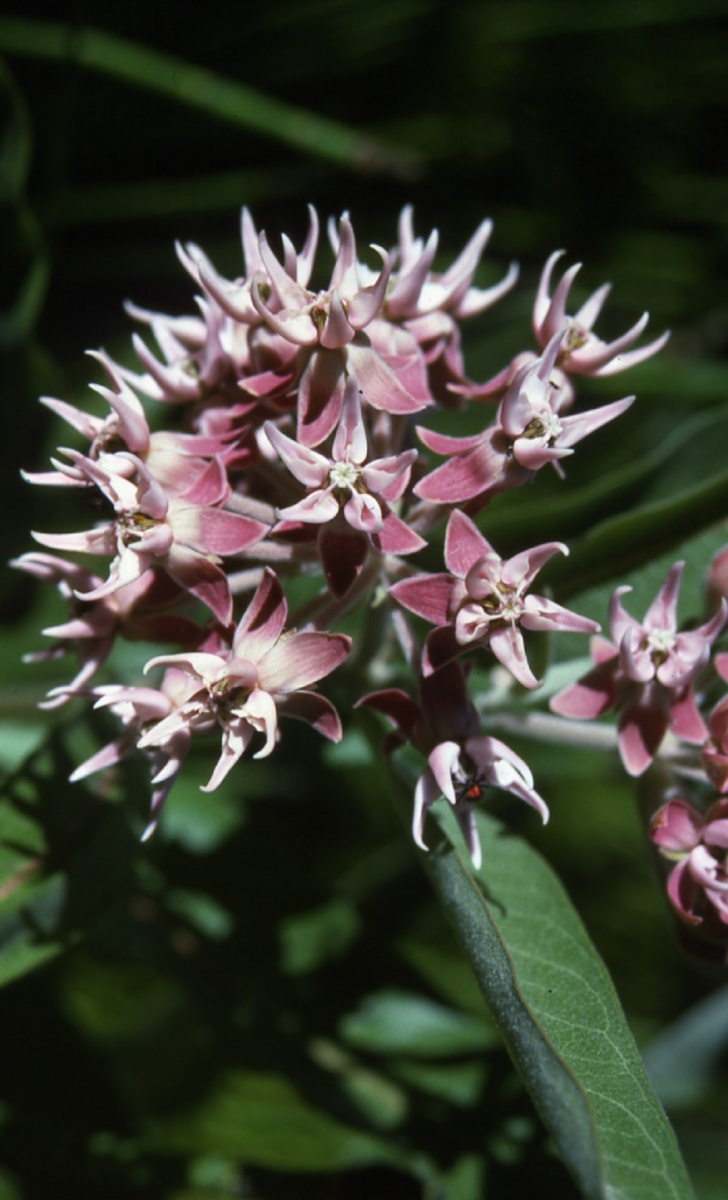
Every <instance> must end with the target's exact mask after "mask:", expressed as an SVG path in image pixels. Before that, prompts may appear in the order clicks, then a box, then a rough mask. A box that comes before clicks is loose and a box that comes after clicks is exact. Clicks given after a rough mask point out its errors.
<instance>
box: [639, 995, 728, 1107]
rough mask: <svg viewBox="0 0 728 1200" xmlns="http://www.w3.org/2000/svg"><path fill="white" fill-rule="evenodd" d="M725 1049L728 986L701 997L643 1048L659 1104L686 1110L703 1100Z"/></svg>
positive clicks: (718, 1067) (715, 1076) (716, 1074)
mask: <svg viewBox="0 0 728 1200" xmlns="http://www.w3.org/2000/svg"><path fill="white" fill-rule="evenodd" d="M727 1048H728V988H727V987H722V988H719V989H718V991H717V992H713V993H711V994H710V995H709V996H705V997H704V998H703V999H702V1000H700V1001H699V1002H698V1003H697V1004H695V1005H694V1006H693V1007H692V1008H691V1009H689V1010H688V1011H687V1012H686V1013H683V1014H682V1016H680V1017H679V1018H678V1020H677V1021H674V1022H673V1023H672V1024H671V1025H668V1027H667V1028H666V1029H663V1031H662V1032H661V1033H660V1034H659V1035H658V1036H657V1037H656V1038H654V1040H653V1041H651V1042H650V1044H649V1045H648V1046H647V1047H646V1049H645V1051H644V1060H645V1066H646V1067H647V1070H648V1071H649V1074H650V1079H651V1080H652V1084H653V1087H654V1088H655V1090H656V1092H657V1094H658V1096H659V1097H660V1099H661V1100H662V1102H663V1104H666V1105H667V1106H668V1107H669V1108H670V1109H671V1110H677V1109H689V1108H693V1107H695V1106H696V1105H697V1104H699V1103H700V1101H701V1100H703V1099H704V1098H705V1097H706V1095H707V1094H708V1091H709V1089H710V1086H711V1084H712V1083H713V1082H714V1081H715V1079H716V1078H717V1076H718V1075H719V1071H720V1063H721V1060H722V1058H723V1056H724V1054H725V1052H726V1049H727Z"/></svg>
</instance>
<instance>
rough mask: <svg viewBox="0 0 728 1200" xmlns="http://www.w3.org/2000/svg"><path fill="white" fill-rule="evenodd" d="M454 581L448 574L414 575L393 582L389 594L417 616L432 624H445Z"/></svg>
mask: <svg viewBox="0 0 728 1200" xmlns="http://www.w3.org/2000/svg"><path fill="white" fill-rule="evenodd" d="M454 583H455V581H454V580H453V579H452V578H451V576H450V575H445V574H440V575H416V576H415V577H414V578H412V579H402V580H400V581H399V583H395V584H394V585H393V586H392V587H391V588H390V589H389V594H390V596H392V597H393V598H394V599H395V600H396V601H397V603H398V604H402V605H404V607H405V608H407V609H409V611H410V612H413V613H416V615H417V616H418V617H424V619H425V620H426V621H430V622H431V623H432V624H433V625H445V624H447V622H448V620H449V616H450V601H451V598H452V592H453V586H454Z"/></svg>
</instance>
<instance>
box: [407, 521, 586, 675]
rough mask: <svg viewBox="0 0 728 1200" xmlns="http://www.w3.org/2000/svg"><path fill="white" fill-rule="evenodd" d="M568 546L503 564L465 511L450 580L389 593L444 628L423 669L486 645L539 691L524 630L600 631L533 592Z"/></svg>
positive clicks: (456, 529) (450, 559) (453, 543)
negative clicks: (550, 562) (542, 573)
mask: <svg viewBox="0 0 728 1200" xmlns="http://www.w3.org/2000/svg"><path fill="white" fill-rule="evenodd" d="M554 554H568V548H567V547H566V546H565V545H564V544H563V543H562V542H547V543H545V544H544V545H542V546H534V547H533V548H532V549H531V550H524V551H522V552H521V553H520V554H516V555H514V556H513V558H509V559H502V558H501V557H500V555H499V554H497V553H496V551H495V550H494V549H493V547H492V546H491V544H490V542H488V540H487V539H486V538H485V537H483V535H482V533H481V532H480V530H479V529H478V528H477V526H476V525H474V524H473V522H472V521H471V520H470V518H469V517H467V516H466V515H465V514H464V513H462V512H460V511H459V510H458V509H455V511H454V512H453V513H451V515H450V519H449V521H448V525H447V532H446V534H445V565H446V566H447V567H448V571H449V572H450V573H449V574H439V575H416V576H414V577H413V578H411V579H403V580H400V582H398V583H395V584H394V585H393V587H392V588H391V589H390V591H391V595H392V596H393V597H394V599H395V600H397V601H398V603H399V604H402V605H404V607H405V608H407V609H409V610H410V612H414V613H416V614H417V615H418V616H421V617H424V619H425V620H426V621H430V622H432V623H433V624H434V625H436V626H437V628H436V629H435V630H433V632H432V633H431V634H430V635H429V637H428V639H427V643H426V650H425V656H424V659H423V670H424V672H425V674H429V673H431V672H432V670H433V669H434V668H435V667H437V666H441V665H442V664H443V663H444V662H447V661H448V660H449V659H451V658H454V657H455V656H456V655H457V654H460V653H462V652H463V651H464V650H466V649H474V648H476V647H480V646H487V647H488V648H489V649H490V651H491V653H492V654H493V655H494V656H495V658H497V660H498V662H500V663H501V665H502V666H504V667H505V668H506V670H508V671H510V673H511V675H512V676H513V677H514V679H516V680H518V682H519V683H521V684H523V686H524V687H527V688H534V687H538V686H539V681H538V679H537V678H536V676H535V675H534V674H533V671H532V670H531V668H530V666H529V664H528V659H527V658H526V648H525V644H524V640H523V634H522V632H521V630H522V629H527V630H529V629H530V630H540V631H558V630H564V631H567V630H568V631H570V632H577V633H596V632H597V631H598V629H599V625H598V624H597V622H596V621H591V620H589V618H588V617H582V616H580V615H579V614H578V613H575V612H571V611H570V610H569V609H568V608H564V607H563V606H562V605H560V604H557V603H556V602H555V601H553V600H549V599H547V598H546V597H545V596H537V595H533V594H531V593H530V591H529V589H530V587H531V584H532V583H533V581H534V579H535V577H536V575H537V574H538V572H539V571H540V570H541V568H542V566H543V565H544V564H545V563H546V562H548V560H549V559H550V558H552V557H553V555H554Z"/></svg>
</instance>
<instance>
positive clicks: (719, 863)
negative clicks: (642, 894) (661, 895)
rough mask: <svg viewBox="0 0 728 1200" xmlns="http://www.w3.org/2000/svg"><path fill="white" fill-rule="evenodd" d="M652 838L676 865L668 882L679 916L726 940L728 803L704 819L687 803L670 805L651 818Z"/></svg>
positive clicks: (720, 804) (723, 802)
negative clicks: (706, 927)
mask: <svg viewBox="0 0 728 1200" xmlns="http://www.w3.org/2000/svg"><path fill="white" fill-rule="evenodd" d="M650 837H651V839H652V841H653V842H654V843H655V845H656V846H658V847H659V849H660V851H661V852H662V854H664V855H665V857H666V858H669V859H671V860H672V861H675V863H676V865H675V866H674V867H673V869H672V871H671V872H670V875H669V878H668V881H667V894H668V897H669V899H670V903H671V904H672V906H673V908H674V909H675V912H676V913H677V914H678V916H679V917H680V918H681V920H683V921H685V922H686V924H688V925H702V924H703V922H705V923H706V924H707V925H708V930H706V932H708V933H710V932H712V933H713V934H714V935H717V936H718V937H719V938H721V939H725V937H726V933H727V931H726V929H725V926H726V925H728V800H719V801H718V803H717V804H714V805H713V806H712V808H710V809H709V810H708V812H707V813H706V814H705V816H703V815H702V813H700V812H698V810H697V809H695V808H693V806H692V805H690V804H687V803H686V802H685V801H684V800H681V799H672V800H669V801H668V802H667V804H664V805H663V807H662V808H661V809H660V810H659V812H657V813H655V815H654V817H653V818H652V821H651V823H650ZM716 918H717V922H718V923H717V924H716ZM711 927H712V929H711Z"/></svg>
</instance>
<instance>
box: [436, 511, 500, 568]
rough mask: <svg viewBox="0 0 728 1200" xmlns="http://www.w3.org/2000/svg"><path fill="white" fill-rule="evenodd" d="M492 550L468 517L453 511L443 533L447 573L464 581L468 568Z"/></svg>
mask: <svg viewBox="0 0 728 1200" xmlns="http://www.w3.org/2000/svg"><path fill="white" fill-rule="evenodd" d="M492 549H493V548H492V546H491V544H490V542H489V541H488V540H487V539H486V538H484V537H483V534H482V533H481V532H480V530H479V529H478V527H477V525H476V524H475V523H474V522H473V521H471V519H470V517H467V516H466V515H465V513H463V512H460V510H459V509H457V508H456V509H454V510H453V512H452V513H451V514H450V519H449V521H448V523H447V530H446V532H445V565H446V566H447V569H448V571H452V573H453V575H457V576H459V577H460V578H461V579H464V578H465V576H466V575H467V573H468V571H469V570H470V568H471V567H472V566H473V565H474V564H475V563H476V562H478V560H479V559H481V558H483V557H484V555H486V554H489V553H491V552H492Z"/></svg>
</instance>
